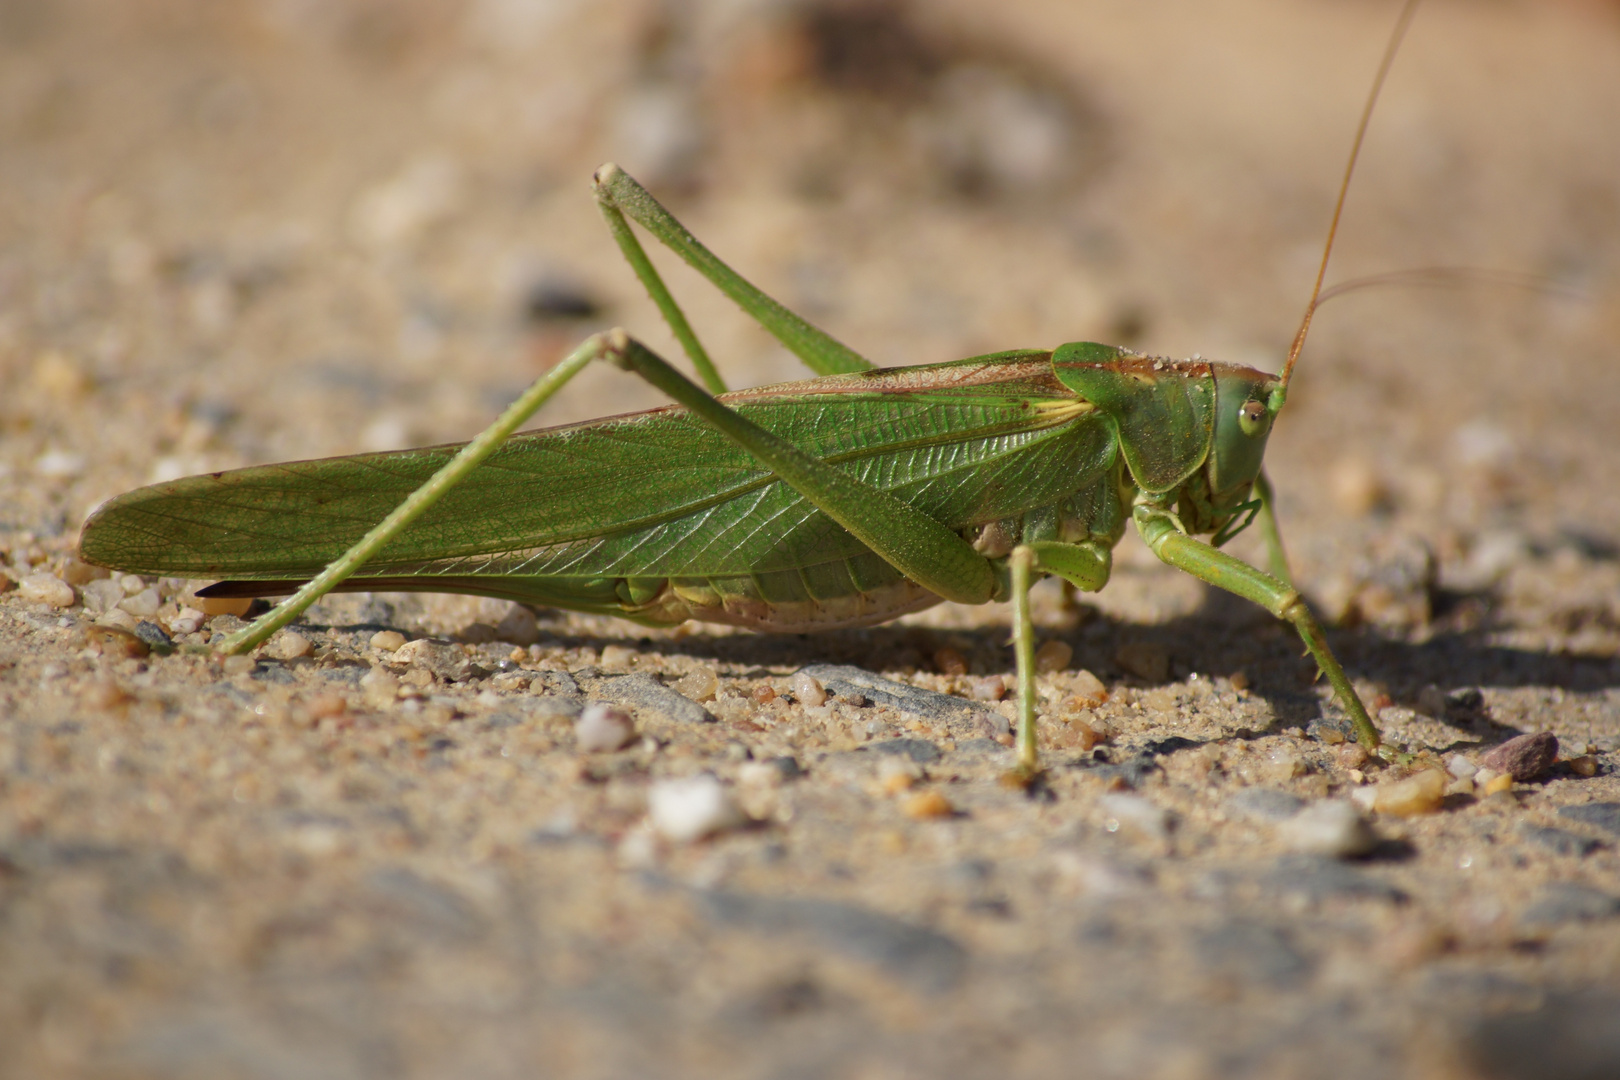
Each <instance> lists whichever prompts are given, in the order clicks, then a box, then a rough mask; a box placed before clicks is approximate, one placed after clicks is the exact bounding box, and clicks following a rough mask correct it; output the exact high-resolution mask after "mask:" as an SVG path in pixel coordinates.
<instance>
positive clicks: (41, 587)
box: [17, 570, 76, 608]
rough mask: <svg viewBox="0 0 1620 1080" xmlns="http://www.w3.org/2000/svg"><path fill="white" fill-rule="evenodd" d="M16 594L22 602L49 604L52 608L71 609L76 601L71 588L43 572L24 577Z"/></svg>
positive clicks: (53, 575) (57, 578)
mask: <svg viewBox="0 0 1620 1080" xmlns="http://www.w3.org/2000/svg"><path fill="white" fill-rule="evenodd" d="M17 592H18V594H19V595H21V596H22V598H23V599H24V600H30V601H33V602H34V603H36V604H49V605H50V606H51V607H54V608H66V607H72V606H73V602H74V600H75V599H76V597H75V596H74V593H73V586H71V585H69V584H68V583H67V582H65V581H63V580H62V579H61V578H59V577H57V576H56V575H55V574H50V573H46V572H45V571H43V570H41V571H39V572H37V573H33V574H29V575H27V576H26V577H24V578H23V579H22V581H21V582H20V583H19V584H18V586H17Z"/></svg>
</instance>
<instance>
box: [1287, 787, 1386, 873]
mask: <svg viewBox="0 0 1620 1080" xmlns="http://www.w3.org/2000/svg"><path fill="white" fill-rule="evenodd" d="M1277 835H1278V837H1279V838H1281V840H1282V841H1283V843H1284V844H1286V845H1288V847H1289V849H1290V850H1292V851H1297V852H1299V853H1301V854H1305V855H1326V856H1329V857H1331V858H1335V859H1351V858H1355V857H1356V856H1358V855H1365V854H1367V853H1368V852H1369V851H1371V850H1372V849H1373V848H1374V847H1375V846H1376V845H1377V843H1378V837H1377V836H1376V835H1375V834H1374V833H1373V831H1372V827H1371V826H1370V825H1368V824H1367V821H1366V819H1365V818H1363V817H1362V816H1361V814H1360V813H1359V812H1358V811H1357V810H1356V808H1355V807H1354V806H1353V805H1351V804H1350V803H1348V802H1342V801H1340V800H1337V799H1327V800H1324V801H1322V802H1316V803H1312V804H1310V805H1309V806H1307V807H1305V809H1303V810H1301V811H1300V812H1299V813H1297V814H1295V815H1294V816H1293V817H1291V818H1289V819H1287V820H1286V821H1283V822H1282V823H1280V824H1279V825H1278V826H1277Z"/></svg>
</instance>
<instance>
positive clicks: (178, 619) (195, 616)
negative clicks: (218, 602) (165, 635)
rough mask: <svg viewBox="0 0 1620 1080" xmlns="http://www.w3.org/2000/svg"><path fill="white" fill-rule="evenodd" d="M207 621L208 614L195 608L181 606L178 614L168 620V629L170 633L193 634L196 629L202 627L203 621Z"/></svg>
mask: <svg viewBox="0 0 1620 1080" xmlns="http://www.w3.org/2000/svg"><path fill="white" fill-rule="evenodd" d="M207 621H208V616H206V615H204V614H203V613H202V612H200V611H198V610H197V609H196V608H194V607H183V608H181V609H180V614H179V615H176V616H175V617H174V619H173V620H172V621H170V623H169V630H170V632H171V633H174V634H177V635H179V634H195V633H196V632H197V631H198V630H201V629H202V626H203V623H205V622H207Z"/></svg>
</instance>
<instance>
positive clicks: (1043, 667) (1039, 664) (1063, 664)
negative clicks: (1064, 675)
mask: <svg viewBox="0 0 1620 1080" xmlns="http://www.w3.org/2000/svg"><path fill="white" fill-rule="evenodd" d="M1073 659H1074V649H1073V647H1072V646H1070V645H1069V643H1068V642H1066V641H1058V640H1056V639H1053V640H1052V641H1048V642H1047V643H1046V644H1044V645H1042V646H1041V647H1040V648H1038V649H1036V650H1035V670H1036V671H1038V672H1040V673H1041V674H1042V675H1051V674H1053V673H1054V672H1058V671H1065V670H1067V669H1068V666H1069V661H1070V660H1073Z"/></svg>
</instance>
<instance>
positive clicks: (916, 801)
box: [900, 791, 956, 821]
mask: <svg viewBox="0 0 1620 1080" xmlns="http://www.w3.org/2000/svg"><path fill="white" fill-rule="evenodd" d="M900 811H901V813H903V814H905V815H906V817H908V818H912V819H914V820H916V821H927V820H929V819H932V818H948V817H953V816H955V814H956V807H954V806H952V805H951V800H949V799H947V798H946V797H945V796H943V795H941V794H940V793H939V792H937V791H919V792H918V793H917V794H915V795H913V796H911V797H910V798H908V799H906V800H905V802H903V803H901V804H900Z"/></svg>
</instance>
